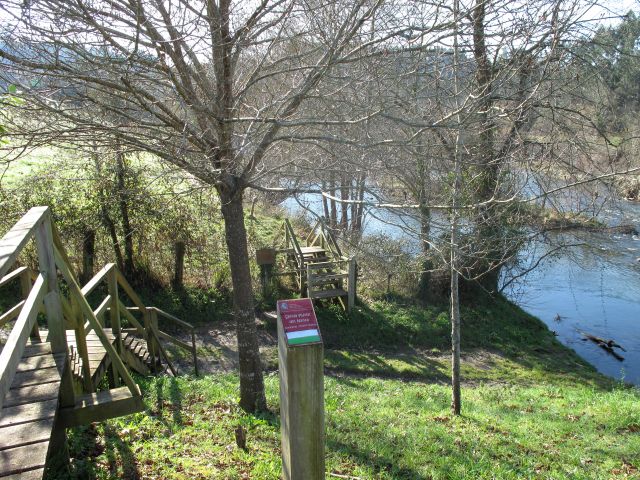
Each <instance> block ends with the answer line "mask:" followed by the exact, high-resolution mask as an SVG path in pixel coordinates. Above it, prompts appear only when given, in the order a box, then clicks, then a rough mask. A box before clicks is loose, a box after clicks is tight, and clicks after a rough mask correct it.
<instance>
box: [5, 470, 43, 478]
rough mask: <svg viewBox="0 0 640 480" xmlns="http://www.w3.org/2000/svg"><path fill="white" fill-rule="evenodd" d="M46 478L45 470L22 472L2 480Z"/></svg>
mask: <svg viewBox="0 0 640 480" xmlns="http://www.w3.org/2000/svg"><path fill="white" fill-rule="evenodd" d="M43 477H44V468H37V469H35V470H29V471H28V472H20V473H16V474H15V475H9V476H8V477H0V478H2V480H42V478H43Z"/></svg>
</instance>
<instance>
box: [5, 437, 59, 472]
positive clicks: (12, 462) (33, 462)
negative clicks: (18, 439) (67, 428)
mask: <svg viewBox="0 0 640 480" xmlns="http://www.w3.org/2000/svg"><path fill="white" fill-rule="evenodd" d="M48 449H49V442H48V441H45V442H40V443H37V444H33V445H26V446H23V447H16V448H8V449H6V450H0V465H1V466H0V478H1V475H11V474H17V473H20V472H23V471H25V470H26V471H28V470H33V469H37V468H44V466H45V463H46V461H47V450H48ZM20 478H22V477H20Z"/></svg>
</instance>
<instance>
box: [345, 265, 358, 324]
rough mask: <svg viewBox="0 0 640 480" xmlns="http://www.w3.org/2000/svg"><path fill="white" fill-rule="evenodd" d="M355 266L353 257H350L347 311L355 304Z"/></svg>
mask: <svg viewBox="0 0 640 480" xmlns="http://www.w3.org/2000/svg"><path fill="white" fill-rule="evenodd" d="M357 274H358V272H357V266H356V259H355V257H351V258H350V259H349V285H348V288H347V294H348V298H347V311H349V312H350V311H351V309H352V308H353V307H354V306H355V304H356V283H357V278H356V277H357Z"/></svg>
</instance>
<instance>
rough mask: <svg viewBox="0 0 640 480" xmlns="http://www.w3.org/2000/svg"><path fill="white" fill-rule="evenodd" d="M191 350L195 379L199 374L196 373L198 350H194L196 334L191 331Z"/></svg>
mask: <svg viewBox="0 0 640 480" xmlns="http://www.w3.org/2000/svg"><path fill="white" fill-rule="evenodd" d="M191 348H192V350H193V368H194V370H195V373H196V377H198V376H199V375H200V374H199V372H198V350H197V349H196V332H194V331H193V330H191Z"/></svg>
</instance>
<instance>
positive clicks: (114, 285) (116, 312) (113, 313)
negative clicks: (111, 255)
mask: <svg viewBox="0 0 640 480" xmlns="http://www.w3.org/2000/svg"><path fill="white" fill-rule="evenodd" d="M107 287H108V290H109V296H110V297H111V301H110V305H109V321H110V323H111V333H113V336H114V337H115V338H116V343H115V348H116V352H118V355H122V351H123V347H122V331H121V328H120V308H119V305H118V278H117V277H116V268H115V266H114V267H112V268H111V270H109V273H108V274H107ZM111 373H112V378H113V383H114V385H115V386H116V387H119V386H120V379H119V378H118V372H117V371H116V370H115V368H112V369H111Z"/></svg>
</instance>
